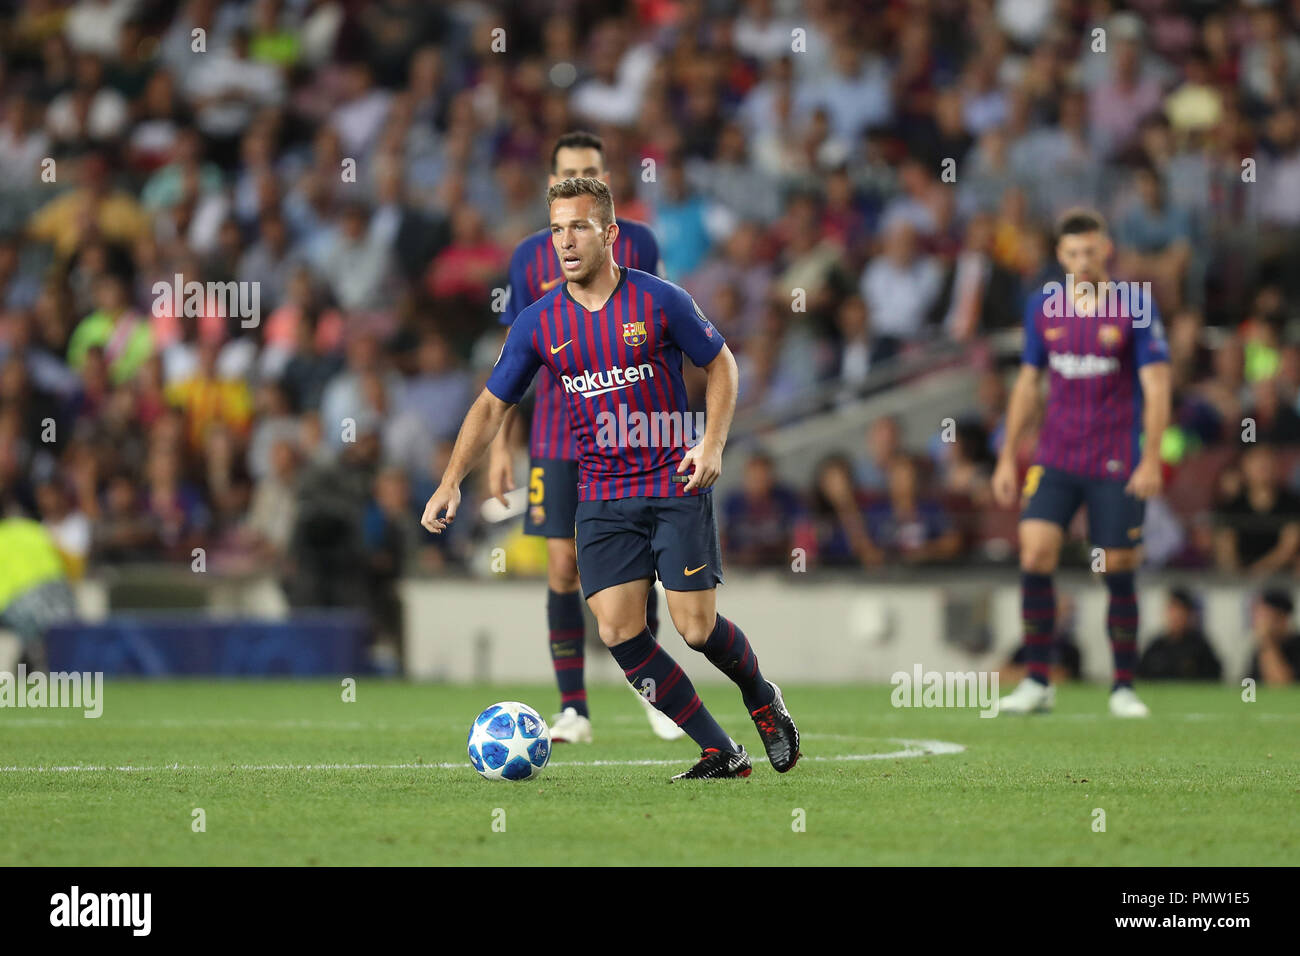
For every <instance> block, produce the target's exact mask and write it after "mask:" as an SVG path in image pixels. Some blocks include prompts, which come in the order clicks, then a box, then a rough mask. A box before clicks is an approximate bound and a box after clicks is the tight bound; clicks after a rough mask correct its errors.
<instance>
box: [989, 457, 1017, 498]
mask: <svg viewBox="0 0 1300 956" xmlns="http://www.w3.org/2000/svg"><path fill="white" fill-rule="evenodd" d="M992 485H993V500H994V501H996V502H997V503H998V506H999V507H1002V508H1012V507H1014V506H1015V504H1016V463H1015V462H1014V461H1011V460H1009V459H1003V458H999V459H998V466H997V467H996V468H994V469H993V480H992Z"/></svg>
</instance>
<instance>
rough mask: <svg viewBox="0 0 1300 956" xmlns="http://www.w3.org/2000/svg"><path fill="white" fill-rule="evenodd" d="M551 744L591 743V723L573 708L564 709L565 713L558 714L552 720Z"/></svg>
mask: <svg viewBox="0 0 1300 956" xmlns="http://www.w3.org/2000/svg"><path fill="white" fill-rule="evenodd" d="M551 743H553V744H589V743H591V721H590V720H588V719H587V718H586V717H584V716H582V714H580V713H578V711H577V710H576V709H574V708H573V707H566V708H564V713H562V714H556V715H555V716H554V717H553V718H552V719H551Z"/></svg>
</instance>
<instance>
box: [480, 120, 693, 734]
mask: <svg viewBox="0 0 1300 956" xmlns="http://www.w3.org/2000/svg"><path fill="white" fill-rule="evenodd" d="M579 176H587V177H590V178H592V179H599V180H601V181H602V182H606V183H607V182H608V181H609V173H608V171H607V170H606V168H605V147H604V144H603V142H602V141H601V139H600V137H599V136H596V135H594V134H592V133H586V132H581V131H575V132H572V133H565V134H564V135H563V136H561V137H560V138H559V139H557V140H556V141H555V146H554V148H552V150H551V176H550V182H549V183H548V184H547V185H548V186H554V185H555V184H556V183H558V182H561V181H563V180H565V179H574V178H577V177H579ZM613 255H614V261H616V262H620V263H622V264H623V265H626V266H629V267H631V268H633V269H641V270H643V271H645V272H655V273H657V272H658V271H659V244H658V243H657V242H656V241H655V237H654V233H653V232H651V231H650V227H649V226H647V225H645V224H644V223H640V222H637V221H635V220H632V219H623V220H620V221H619V223H618V238H617V239H616V240H615V241H614V250H613ZM562 281H564V276H563V275H562V273H561V272H560V260H559V259H558V258H557V257H556V254H555V249H554V247H553V246H552V244H551V230H550V229H541V230H538V231H537V232H535V233H533V234H532V235H531V236H529V237H528V238H527V239H525V240H524V241H523V242H521V243H519V245H518V246H516V247H515V251H514V254H513V255H512V256H511V257H510V285H509V287H508V288H507V290H506V300H505V309H504V311H503V312H502V315H501V321H502V322H503V323H504V324H506V325H510V324H511V323H513V322H514V321H515V319H516V318H518V316H519V313H521V312H522V311H523V310H524V309H525V308H526V307H527V306H529V305H531V304H532V303H534V302H536V301H537V300H538V299H540V298H541V297H542V296H543V295H545V294H546V293H547V292H549V291H550V290H552V289H554V288H555V287H556V286H558V285H559V284H560V283H561V282H562ZM517 423H518V416H517V415H516V414H515V413H514V410H513V409H512V410H511V411H510V412H509V413H507V415H506V421H505V424H503V425H502V427H501V431H500V433H499V434H498V435H497V438H496V441H494V442H493V443H492V450H491V453H490V456H489V459H488V490H489V492H490V493H491V494H492V495H494V496H496V497H497V498H499V499H501V500H502V501H503V502H504V500H505V497H504V496H505V493H506V492H507V491H510V490H512V489H513V488H514V487H515V481H514V461H513V458H512V456H511V452H510V449H511V446H512V442H511V434H512V430H513V428H514V427H515V426H516V425H517ZM528 459H529V462H528V510H527V511H526V512H525V513H524V534H527V535H534V536H536V537H541V538H546V578H547V581H546V583H547V593H546V624H547V634H548V636H549V641H548V647H549V648H550V652H551V665H552V667H553V669H554V671H555V682H556V684H557V685H558V686H559V689H560V713H559V714H557V715H556V716H555V718H554V719H553V720H552V721H551V740H552V741H554V742H555V743H590V742H591V739H592V735H591V720H590V716H591V715H590V713H589V712H588V710H587V687H586V683H585V681H584V679H583V678H584V674H583V671H584V655H585V645H586V636H585V634H584V629H585V626H584V619H583V614H582V596H581V595H580V594H579V593H578V558H577V552H576V549H575V547H574V543H573V528H574V517H575V514H576V511H577V507H578V445H577V441H576V440H575V438H574V435H573V431H572V430H571V429H570V428H569V421H568V418H567V416H566V415H565V401H564V390H563V389H562V388H561V387H560V383H559V382H557V381H556V380H555V376H553V375H552V374H551V373H550V372H549V371H546V372H543V373H542V374H541V375H539V376H538V378H537V385H536V404H535V405H534V408H533V422H532V426H531V428H530V431H529V436H528ZM646 618H647V620H648V621H649V623H650V633H651V635H656V634H657V633H658V629H659V595H658V592H657V591H655V589H654V588H651V589H650V594H649V596H648V598H647V604H646ZM637 697H638V699H639V700H641V701H642V703H643V704H644V705H645V708H646V715H647V717H648V718H649V719H650V726H651V727H652V728H653V729H654V732H655V733H656V734H657V735H658V736H659V737H662V738H663V739H664V740H676V739H677V738H678V737H681V736H682V731H681V729H680V728H678V726H677V725H676V724H674V723H673V722H672V721H671V720H668V719H667V718H666V717H664V716H663V714H661V713H659V711H657V710H655V709H654V707H653V706H651V705H650V704H649V703H648V702H647V701H646V700H645V698H644V697H642V696H641V695H639V694H638V695H637Z"/></svg>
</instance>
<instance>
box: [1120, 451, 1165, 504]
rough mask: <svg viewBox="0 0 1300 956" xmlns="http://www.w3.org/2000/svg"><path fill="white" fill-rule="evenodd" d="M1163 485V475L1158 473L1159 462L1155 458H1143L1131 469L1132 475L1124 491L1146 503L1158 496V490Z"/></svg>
mask: <svg viewBox="0 0 1300 956" xmlns="http://www.w3.org/2000/svg"><path fill="white" fill-rule="evenodd" d="M1163 485H1164V475H1163V474H1161V472H1160V460H1159V459H1157V458H1143V459H1142V460H1141V461H1140V462H1138V466H1137V467H1136V468H1134V469H1133V474H1132V475H1130V476H1129V479H1128V484H1127V485H1125V486H1124V490H1125V491H1126V492H1128V493H1129V494H1130V495H1132V496H1133V497H1134V498H1140V499H1141V500H1143V501H1146V500H1147V499H1148V498H1153V497H1155V496H1156V495H1158V494H1160V489H1161V487H1162V486H1163Z"/></svg>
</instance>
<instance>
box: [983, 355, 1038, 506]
mask: <svg viewBox="0 0 1300 956" xmlns="http://www.w3.org/2000/svg"><path fill="white" fill-rule="evenodd" d="M1042 374H1043V373H1042V370H1041V369H1040V368H1038V366H1036V365H1031V364H1030V363H1028V362H1023V363H1021V365H1020V374H1019V375H1017V376H1016V384H1015V386H1014V387H1013V388H1012V389H1011V401H1010V403H1009V404H1008V405H1007V427H1006V429H1005V434H1004V435H1003V436H1002V450H1001V451H999V452H998V465H997V468H996V469H995V470H994V472H993V497H994V498H995V499H996V500H997V503H998V504H999V505H1001V506H1002V507H1003V508H1010V507H1011V506H1012V505H1014V504H1015V503H1016V445H1018V444H1019V443H1020V435H1021V433H1022V432H1024V430H1025V426H1026V425H1028V424H1029V422H1030V420H1031V419H1032V418H1033V417H1034V415H1035V414H1036V413H1037V412H1038V393H1039V385H1038V382H1039V379H1040V378H1041V377H1042Z"/></svg>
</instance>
